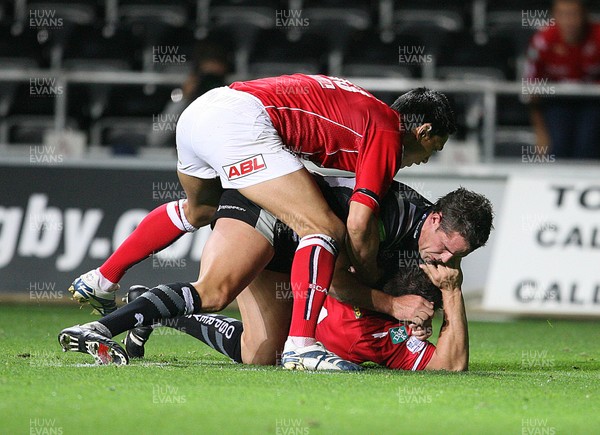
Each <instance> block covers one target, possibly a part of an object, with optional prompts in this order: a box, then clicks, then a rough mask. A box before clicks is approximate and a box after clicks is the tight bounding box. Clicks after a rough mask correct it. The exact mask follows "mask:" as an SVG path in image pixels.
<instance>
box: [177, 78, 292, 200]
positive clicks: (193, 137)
mask: <svg viewBox="0 0 600 435" xmlns="http://www.w3.org/2000/svg"><path fill="white" fill-rule="evenodd" d="M177 157H178V161H177V170H178V171H179V172H182V173H184V174H186V175H191V176H194V177H197V178H215V177H217V176H219V177H220V178H221V184H222V185H223V187H224V188H231V189H240V188H244V187H249V186H252V185H254V184H258V183H261V182H263V181H268V180H272V179H274V178H277V177H281V176H283V175H287V174H290V173H292V172H295V171H297V170H299V169H301V168H303V167H304V165H303V164H302V162H301V161H300V159H299V158H298V157H297V156H295V155H294V154H292V153H291V152H290V151H288V150H287V149H286V148H285V145H284V144H283V141H282V139H281V137H280V136H279V133H277V130H275V128H274V127H273V123H272V122H271V118H269V115H268V114H267V111H266V110H265V107H264V105H263V104H262V102H261V101H260V100H259V99H258V98H256V97H255V96H254V95H251V94H249V93H247V92H242V91H237V90H234V89H231V88H228V87H221V88H216V89H212V90H210V91H208V92H207V93H205V94H204V95H202V96H200V97H199V98H197V99H196V100H195V101H194V102H192V103H191V104H190V105H189V106H188V107H187V108H186V109H185V110H184V111H183V113H182V114H181V116H180V117H179V121H178V123H177Z"/></svg>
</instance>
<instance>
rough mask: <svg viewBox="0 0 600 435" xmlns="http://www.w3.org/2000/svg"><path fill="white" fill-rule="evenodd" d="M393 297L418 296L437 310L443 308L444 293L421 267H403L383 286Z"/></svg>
mask: <svg viewBox="0 0 600 435" xmlns="http://www.w3.org/2000/svg"><path fill="white" fill-rule="evenodd" d="M383 291H384V292H385V293H387V294H390V295H393V296H404V295H417V296H421V297H423V298H425V299H427V300H428V301H429V302H432V303H433V308H434V309H435V310H437V309H439V308H442V292H441V291H440V289H439V288H437V287H436V286H435V285H434V284H433V283H432V282H431V280H430V279H429V277H428V276H427V275H425V272H423V271H422V270H421V269H420V268H419V267H402V268H400V270H398V271H397V272H396V273H395V274H394V275H393V276H392V277H391V278H390V279H389V281H387V282H386V283H385V285H384V286H383Z"/></svg>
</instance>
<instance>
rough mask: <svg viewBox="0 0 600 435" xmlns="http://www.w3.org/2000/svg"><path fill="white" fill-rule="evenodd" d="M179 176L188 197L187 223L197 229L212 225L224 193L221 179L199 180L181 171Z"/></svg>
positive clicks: (186, 207)
mask: <svg viewBox="0 0 600 435" xmlns="http://www.w3.org/2000/svg"><path fill="white" fill-rule="evenodd" d="M177 176H178V177H179V182H180V183H181V186H182V187H183V190H185V195H186V196H187V201H186V203H185V204H184V207H183V209H184V212H185V218H186V219H187V221H188V222H189V223H190V224H191V225H192V226H194V227H195V228H202V227H203V226H205V225H208V224H210V221H211V219H212V217H213V214H214V213H215V211H216V210H217V205H218V204H219V199H220V198H221V194H222V193H223V188H222V187H221V182H220V181H219V179H218V178H210V179H207V178H197V177H193V176H191V175H186V174H184V173H182V172H179V171H178V172H177Z"/></svg>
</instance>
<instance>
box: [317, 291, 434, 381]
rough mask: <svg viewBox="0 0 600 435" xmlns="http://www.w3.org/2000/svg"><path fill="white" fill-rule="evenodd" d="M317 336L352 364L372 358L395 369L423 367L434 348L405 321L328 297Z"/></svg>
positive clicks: (429, 358) (373, 360)
mask: <svg viewBox="0 0 600 435" xmlns="http://www.w3.org/2000/svg"><path fill="white" fill-rule="evenodd" d="M316 339H317V340H318V341H320V342H321V343H323V344H324V345H325V347H326V348H327V349H328V350H330V351H331V352H333V353H335V354H337V355H338V356H340V357H341V358H344V359H347V360H349V361H352V362H354V363H357V364H360V363H362V362H365V361H372V362H374V363H377V364H379V365H382V366H386V367H388V368H391V369H397V370H423V369H424V368H425V366H427V364H429V361H430V360H431V357H432V356H433V352H434V351H435V346H434V345H433V344H431V343H430V342H429V341H421V340H419V339H417V338H416V337H413V336H412V335H411V330H410V327H409V326H408V324H404V323H402V322H399V321H398V320H396V319H394V318H392V317H389V316H386V315H385V314H380V313H376V312H373V311H367V310H362V309H359V308H355V307H352V306H350V305H347V304H344V303H342V302H339V301H337V300H336V299H333V298H331V297H328V298H327V299H326V300H325V304H324V305H323V309H322V310H321V315H320V317H319V323H318V324H317V334H316Z"/></svg>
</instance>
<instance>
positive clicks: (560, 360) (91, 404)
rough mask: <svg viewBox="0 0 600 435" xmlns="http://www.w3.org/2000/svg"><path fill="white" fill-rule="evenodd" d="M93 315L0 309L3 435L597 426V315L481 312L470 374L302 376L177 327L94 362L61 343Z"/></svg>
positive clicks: (539, 430) (373, 371)
mask: <svg viewBox="0 0 600 435" xmlns="http://www.w3.org/2000/svg"><path fill="white" fill-rule="evenodd" d="M90 318H91V317H90V316H89V314H88V310H85V309H84V310H80V309H78V308H77V307H75V306H73V307H71V306H66V307H63V306H32V305H4V306H0V398H1V399H0V433H6V434H22V433H55V434H107V433H110V432H112V433H131V434H134V433H135V434H138V433H143V434H154V433H156V434H163V433H164V434H184V433H189V434H192V433H193V434H201V433H215V434H253V433H261V434H262V433H266V434H290V433H291V434H303V435H305V434H354V433H356V434H393V433H428V434H429V433H444V434H454V433H455V434H467V433H474V434H486V435H489V434H525V433H536V434H563V433H564V434H578V433H580V434H587V433H593V432H596V433H598V430H600V429H599V428H600V410H599V405H600V347H599V345H598V343H600V325H599V323H598V322H573V321H564V320H561V321H551V322H548V321H545V320H527V321H518V322H510V323H484V322H472V323H471V324H470V339H471V364H470V371H469V372H468V373H459V374H456V373H408V372H394V371H390V370H385V369H381V368H375V367H371V368H369V370H366V371H364V372H361V373H300V372H287V371H284V370H282V369H279V368H271V367H269V368H264V367H255V366H242V365H238V364H233V363H231V362H229V360H228V359H227V358H225V357H223V356H221V355H220V354H217V353H216V352H214V351H212V350H210V349H209V348H208V347H206V346H205V345H203V344H202V343H200V342H199V341H196V340H195V339H193V338H191V337H188V336H186V335H183V334H179V333H176V332H163V335H157V334H155V336H153V338H152V340H151V342H150V344H149V347H148V350H147V359H146V361H145V362H140V361H134V362H133V363H132V364H131V365H129V366H126V367H105V366H94V365H91V364H90V363H91V357H88V356H87V355H83V354H79V353H62V352H61V351H60V347H59V345H58V343H57V340H56V335H57V333H58V331H60V329H62V328H64V327H66V326H71V325H73V324H76V323H83V322H86V321H89V320H90ZM165 331H170V330H167V329H166V328H165Z"/></svg>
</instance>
